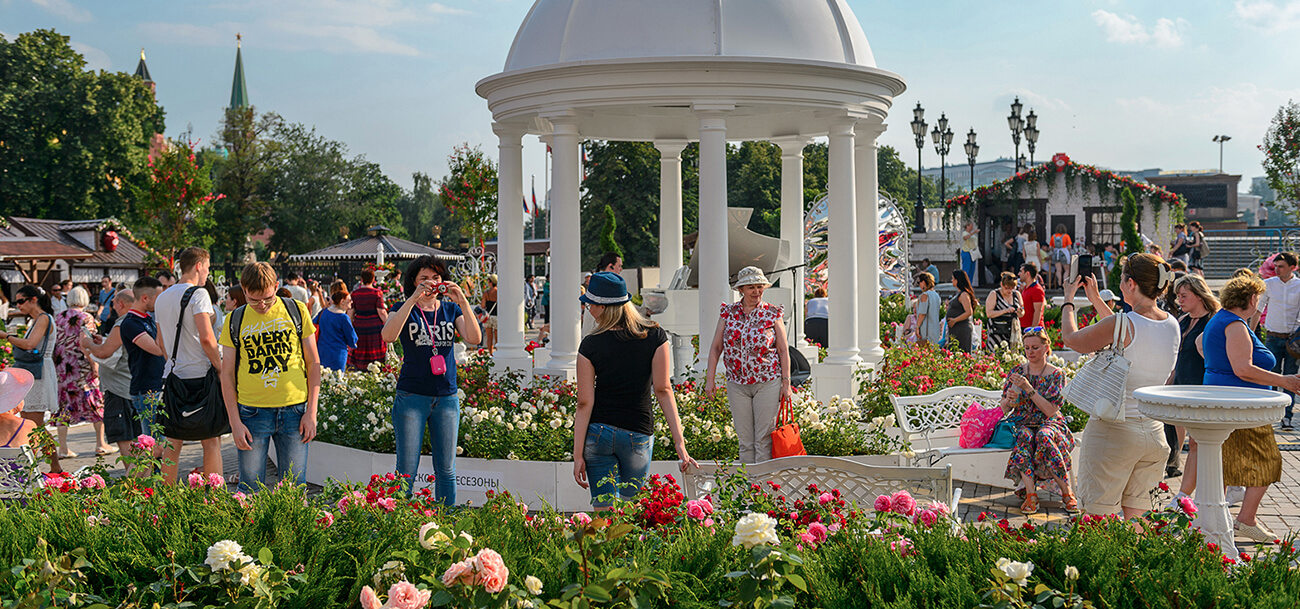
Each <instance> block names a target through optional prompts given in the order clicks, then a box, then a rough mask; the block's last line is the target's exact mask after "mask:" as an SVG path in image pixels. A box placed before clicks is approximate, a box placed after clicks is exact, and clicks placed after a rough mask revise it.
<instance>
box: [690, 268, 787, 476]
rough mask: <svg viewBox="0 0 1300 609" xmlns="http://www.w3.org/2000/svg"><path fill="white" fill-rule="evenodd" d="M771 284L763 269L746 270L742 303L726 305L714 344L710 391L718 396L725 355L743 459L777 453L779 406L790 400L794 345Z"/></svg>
mask: <svg viewBox="0 0 1300 609" xmlns="http://www.w3.org/2000/svg"><path fill="white" fill-rule="evenodd" d="M770 285H772V283H771V282H770V281H768V280H767V277H765V276H764V275H763V271H762V269H760V268H758V267H756V266H747V267H745V268H743V269H740V273H738V274H737V279H736V284H735V285H734V286H732V287H734V288H735V289H736V290H738V291H739V292H740V302H737V303H734V304H729V305H727V304H724V305H722V311H721V314H720V316H719V317H718V329H717V331H715V332H714V333H713V342H712V343H711V345H710V347H709V367H708V372H707V376H706V378H707V379H708V380H706V381H705V383H704V393H705V394H706V395H708V396H709V397H713V392H714V391H716V389H717V380H716V379H717V370H718V359H719V358H721V359H722V361H723V363H724V364H725V365H726V367H727V401H728V402H729V404H730V406H731V418H732V420H733V421H734V423H735V427H736V436H737V437H738V438H739V440H740V462H741V463H757V462H759V461H767V460H768V459H771V458H772V430H774V429H776V413H777V409H778V408H779V407H780V405H781V401H782V400H787V399H790V348H789V347H788V346H786V341H785V324H784V323H782V322H781V315H782V308H781V307H778V306H776V305H772V304H768V303H766V302H763V291H764V290H766V289H767V287H768V286H770Z"/></svg>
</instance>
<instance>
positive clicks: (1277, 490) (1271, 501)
mask: <svg viewBox="0 0 1300 609" xmlns="http://www.w3.org/2000/svg"><path fill="white" fill-rule="evenodd" d="M1277 440H1278V443H1279V444H1283V445H1285V444H1287V443H1290V444H1293V445H1297V446H1298V447H1300V432H1295V431H1278V432H1277ZM68 441H69V444H71V445H72V449H73V450H75V451H78V452H79V453H81V454H80V455H79V456H78V457H77V458H75V459H67V460H64V462H63V467H64V469H67V470H68V471H75V470H76V469H77V468H80V467H84V466H88V465H94V464H95V462H96V457H95V454H94V446H95V442H94V431H93V430H92V428H91V426H90V425H79V426H76V427H73V428H72V429H71V430H70V431H69V433H68ZM221 449H222V450H221V453H222V456H223V459H224V461H223V463H224V465H225V476H226V477H227V478H231V477H232V476H233V475H234V474H235V473H236V472H238V471H239V461H238V458H237V457H236V454H235V453H236V450H235V444H234V442H232V441H231V440H230V437H229V436H226V437H225V438H224V439H223V441H222V444H221ZM1185 456H1186V455H1184V457H1185ZM116 457H117V455H110V456H109V457H107V458H106V459H105V463H106V464H107V465H108V466H109V467H110V469H117V470H118V471H119V472H120V471H121V470H120V466H118V465H117V464H116V461H115V459H116ZM202 462H203V451H202V449H201V447H200V446H199V444H198V442H194V443H189V444H186V446H185V448H184V449H183V450H182V451H181V467H180V471H181V472H182V475H184V474H185V473H188V472H189V471H191V470H193V469H195V468H197V467H200V466H201V465H202ZM270 471H271V472H274V471H275V469H274V467H273V466H272V467H271V468H270ZM277 480H278V478H277V477H275V476H274V475H268V483H274V482H275V481H277ZM1165 482H1167V483H1168V484H1169V487H1170V488H1171V489H1173V490H1175V491H1177V490H1178V484H1179V482H1180V479H1178V478H1169V479H1167V480H1166V481H1165ZM958 485H959V486H960V487H961V489H962V500H961V505H960V506H959V507H958V514H959V515H960V516H961V518H962V519H963V520H967V521H971V520H975V518H976V517H977V516H978V515H979V514H980V512H992V513H993V514H996V515H997V516H998V517H999V518H1007V519H1009V520H1010V521H1011V522H1012V524H1015V525H1019V524H1021V523H1023V522H1026V521H1029V522H1033V523H1035V524H1042V523H1054V522H1065V521H1068V520H1069V515H1068V514H1067V513H1066V512H1065V510H1064V509H1062V506H1061V501H1060V497H1059V496H1057V495H1055V494H1050V495H1049V494H1045V493H1041V492H1040V496H1041V497H1042V507H1041V509H1040V510H1039V512H1038V513H1037V514H1034V515H1032V516H1029V517H1025V516H1023V515H1021V514H1020V503H1021V501H1020V499H1019V498H1017V497H1016V496H1015V494H1014V493H1013V492H1012V490H1011V489H1007V488H998V487H992V486H987V485H981V484H974V483H969V482H959V484H958ZM1165 501H1168V498H1167V497H1166V499H1165ZM1233 511H1234V513H1235V511H1236V510H1235V508H1234V510H1233ZM1259 519H1260V520H1261V521H1263V523H1264V525H1265V526H1267V527H1268V528H1269V529H1271V530H1272V531H1273V532H1274V533H1277V534H1278V535H1279V536H1285V535H1286V534H1287V532H1297V533H1300V450H1284V451H1282V480H1281V481H1280V482H1278V483H1277V484H1275V485H1273V486H1272V487H1270V488H1269V490H1268V494H1267V495H1265V496H1264V502H1263V503H1262V504H1261V505H1260V510H1259Z"/></svg>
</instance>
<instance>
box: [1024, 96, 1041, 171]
mask: <svg viewBox="0 0 1300 609" xmlns="http://www.w3.org/2000/svg"><path fill="white" fill-rule="evenodd" d="M1025 143H1026V144H1027V145H1028V146H1029V166H1028V167H1026V169H1032V168H1033V167H1034V148H1035V147H1036V145H1037V144H1038V117H1037V116H1035V115H1034V111H1033V109H1032V108H1031V109H1030V110H1029V116H1026V117H1025Z"/></svg>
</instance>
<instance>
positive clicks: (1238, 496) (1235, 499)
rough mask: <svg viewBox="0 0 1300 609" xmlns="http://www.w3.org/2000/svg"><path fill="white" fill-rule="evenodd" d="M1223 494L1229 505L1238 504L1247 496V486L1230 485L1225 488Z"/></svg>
mask: <svg viewBox="0 0 1300 609" xmlns="http://www.w3.org/2000/svg"><path fill="white" fill-rule="evenodd" d="M1223 496H1224V497H1225V498H1226V499H1227V501H1228V505H1237V504H1238V503H1241V501H1242V500H1243V499H1245V498H1246V487H1244V486H1229V487H1227V488H1226V489H1224V491H1223Z"/></svg>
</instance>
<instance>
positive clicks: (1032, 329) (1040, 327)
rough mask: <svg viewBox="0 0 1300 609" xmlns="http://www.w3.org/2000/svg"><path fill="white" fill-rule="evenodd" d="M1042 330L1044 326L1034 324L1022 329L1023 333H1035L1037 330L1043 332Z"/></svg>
mask: <svg viewBox="0 0 1300 609" xmlns="http://www.w3.org/2000/svg"><path fill="white" fill-rule="evenodd" d="M1042 331H1043V327H1042V326H1034V327H1032V328H1025V329H1024V330H1021V333H1023V334H1033V333H1035V332H1042Z"/></svg>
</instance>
